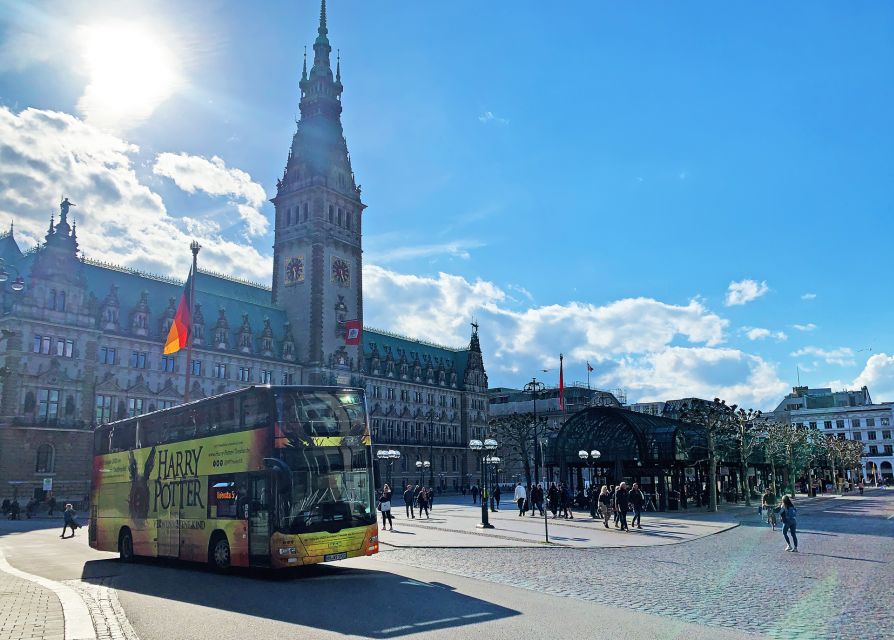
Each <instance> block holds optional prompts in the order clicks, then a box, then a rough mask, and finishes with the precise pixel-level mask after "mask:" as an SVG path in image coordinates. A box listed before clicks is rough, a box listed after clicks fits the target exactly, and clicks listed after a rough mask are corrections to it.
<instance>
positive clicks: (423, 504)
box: [416, 487, 429, 520]
mask: <svg viewBox="0 0 894 640" xmlns="http://www.w3.org/2000/svg"><path fill="white" fill-rule="evenodd" d="M428 498H429V493H428V490H427V489H426V488H425V487H422V488H421V489H420V490H419V495H418V496H417V498H416V499H417V501H418V506H419V517H420V518H421V517H422V512H423V511H425V518H426V520H428V519H429V515H428Z"/></svg>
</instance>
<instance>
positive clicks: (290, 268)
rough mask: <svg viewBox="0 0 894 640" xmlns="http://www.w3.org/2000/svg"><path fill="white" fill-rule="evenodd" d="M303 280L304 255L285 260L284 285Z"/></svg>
mask: <svg viewBox="0 0 894 640" xmlns="http://www.w3.org/2000/svg"><path fill="white" fill-rule="evenodd" d="M299 282H304V256H294V257H292V258H289V259H288V261H287V262H286V286H290V285H293V284H298V283H299Z"/></svg>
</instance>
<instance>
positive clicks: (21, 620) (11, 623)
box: [0, 571, 65, 640]
mask: <svg viewBox="0 0 894 640" xmlns="http://www.w3.org/2000/svg"><path fill="white" fill-rule="evenodd" d="M64 635H65V619H64V618H63V616H62V605H61V604H60V602H59V598H57V597H56V594H55V593H53V592H52V591H50V590H49V589H45V588H44V587H42V586H40V585H38V584H35V583H34V582H29V581H28V580H24V579H22V578H18V577H16V576H13V575H10V574H8V573H6V572H4V571H0V638H2V639H3V640H26V639H27V640H31V639H37V638H40V639H41V640H63V638H64Z"/></svg>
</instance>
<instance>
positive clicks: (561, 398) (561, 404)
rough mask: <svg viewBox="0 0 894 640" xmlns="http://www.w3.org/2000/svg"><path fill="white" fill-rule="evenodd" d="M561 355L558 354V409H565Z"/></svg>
mask: <svg viewBox="0 0 894 640" xmlns="http://www.w3.org/2000/svg"><path fill="white" fill-rule="evenodd" d="M562 360H563V356H562V354H561V353H560V354H559V411H565V374H564V372H563V371H562Z"/></svg>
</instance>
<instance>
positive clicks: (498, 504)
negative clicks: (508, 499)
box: [494, 485, 501, 509]
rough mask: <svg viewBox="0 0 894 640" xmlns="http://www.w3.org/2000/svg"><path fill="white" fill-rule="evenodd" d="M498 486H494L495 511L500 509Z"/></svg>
mask: <svg viewBox="0 0 894 640" xmlns="http://www.w3.org/2000/svg"><path fill="white" fill-rule="evenodd" d="M500 493H501V492H500V485H494V500H496V502H497V509H499V508H500Z"/></svg>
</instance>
